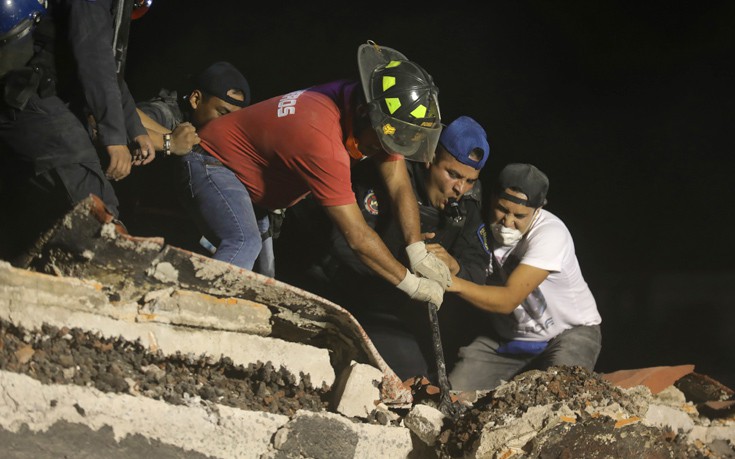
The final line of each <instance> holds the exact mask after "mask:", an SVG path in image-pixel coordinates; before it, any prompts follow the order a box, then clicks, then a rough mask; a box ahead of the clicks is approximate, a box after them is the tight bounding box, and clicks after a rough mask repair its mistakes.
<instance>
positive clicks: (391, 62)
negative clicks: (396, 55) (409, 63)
mask: <svg viewBox="0 0 735 459" xmlns="http://www.w3.org/2000/svg"><path fill="white" fill-rule="evenodd" d="M399 65H401V61H390V62H388V65H386V66H385V68H387V69H389V68H391V67H398V66H399Z"/></svg>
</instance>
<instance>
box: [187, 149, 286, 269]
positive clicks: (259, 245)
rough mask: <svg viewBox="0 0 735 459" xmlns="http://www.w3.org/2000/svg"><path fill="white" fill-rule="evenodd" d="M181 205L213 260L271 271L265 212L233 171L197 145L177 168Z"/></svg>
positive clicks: (271, 258) (271, 240)
mask: <svg viewBox="0 0 735 459" xmlns="http://www.w3.org/2000/svg"><path fill="white" fill-rule="evenodd" d="M178 175H179V183H180V184H181V186H182V191H183V192H182V193H181V196H182V204H183V205H184V207H185V208H186V209H187V211H188V212H189V213H190V215H191V216H192V218H193V219H194V221H195V222H196V224H197V226H198V228H199V230H200V231H201V232H202V234H204V236H205V237H206V238H207V239H208V240H209V241H210V242H211V243H212V244H214V246H215V247H217V250H216V252H215V253H214V258H215V259H216V260H221V261H225V262H227V263H231V264H233V265H235V266H239V267H241V268H245V269H249V270H254V271H256V272H259V273H260V274H263V275H265V276H270V277H274V276H275V256H274V252H273V239H272V238H271V237H268V238H266V239H265V240H264V239H263V238H262V236H261V234H264V233H266V232H267V231H268V228H269V226H270V222H269V219H268V213H267V212H265V211H261V210H258V213H259V214H262V215H259V216H256V209H255V208H254V207H253V203H252V201H251V199H250V193H248V190H247V188H246V187H245V185H244V184H243V183H242V182H241V181H240V180H239V179H238V178H237V176H236V175H235V173H234V172H232V170H230V169H229V168H227V167H226V166H225V165H223V164H222V163H221V162H219V160H217V159H216V158H214V157H212V156H210V155H208V154H206V153H204V152H203V150H201V149H200V148H198V147H195V148H194V150H193V151H192V152H190V153H188V154H187V155H185V156H183V157H182V158H181V161H180V163H179V167H178Z"/></svg>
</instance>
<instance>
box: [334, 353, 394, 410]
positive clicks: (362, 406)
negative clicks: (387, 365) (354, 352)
mask: <svg viewBox="0 0 735 459" xmlns="http://www.w3.org/2000/svg"><path fill="white" fill-rule="evenodd" d="M382 377H383V374H382V373H381V371H380V370H378V369H377V368H375V367H373V366H370V365H365V364H362V363H357V362H352V364H350V366H349V367H347V368H345V369H344V370H343V371H342V374H341V375H340V377H339V381H338V382H337V385H336V386H335V388H334V397H335V401H336V402H335V406H336V411H337V412H338V413H341V414H343V415H345V416H347V417H358V418H363V419H366V418H367V417H368V416H369V415H370V413H372V412H373V411H374V410H375V406H376V405H377V404H378V403H379V402H380V389H379V384H380V380H381V379H382Z"/></svg>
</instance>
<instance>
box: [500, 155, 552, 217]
mask: <svg viewBox="0 0 735 459" xmlns="http://www.w3.org/2000/svg"><path fill="white" fill-rule="evenodd" d="M508 188H511V189H513V190H515V191H519V192H521V193H523V194H525V195H526V196H528V199H520V198H518V197H515V196H512V195H509V194H508V193H506V192H505V190H507V189H508ZM497 191H498V194H499V196H500V197H502V198H503V199H507V200H509V201H512V202H515V203H516V204H520V205H523V206H527V207H534V208H536V207H541V206H543V205H544V204H546V193H548V191H549V178H548V177H546V174H544V173H543V172H541V171H540V170H538V168H536V166H534V165H532V164H522V163H513V164H508V165H507V166H505V167H504V168H503V170H502V171H500V175H499V176H498V185H497Z"/></svg>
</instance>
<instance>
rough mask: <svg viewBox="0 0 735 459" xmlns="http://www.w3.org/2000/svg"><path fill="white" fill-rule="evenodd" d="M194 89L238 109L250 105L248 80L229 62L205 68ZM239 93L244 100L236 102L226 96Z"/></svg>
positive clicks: (221, 62) (217, 63)
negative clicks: (230, 93)
mask: <svg viewBox="0 0 735 459" xmlns="http://www.w3.org/2000/svg"><path fill="white" fill-rule="evenodd" d="M195 84H196V89H199V90H201V91H204V92H205V93H207V94H209V95H210V96H215V97H219V98H220V99H222V100H224V101H225V102H227V103H230V104H232V105H236V106H238V107H247V106H248V105H250V85H249V84H248V80H246V79H245V77H244V76H243V75H242V73H240V71H239V70H237V69H236V68H235V66H234V65H232V64H230V63H229V62H224V61H220V62H215V63H214V64H212V65H210V66H209V67H207V69H206V70H204V71H203V72H202V73H200V74H199V75H198V76H197V78H196V82H195ZM233 89H235V90H238V91H241V92H242V94H243V96H244V99H245V100H237V99H235V98H232V97H230V96H228V95H227V92H228V91H231V90H233Z"/></svg>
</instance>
